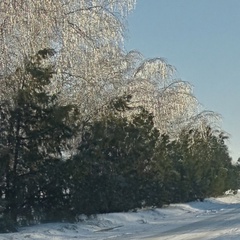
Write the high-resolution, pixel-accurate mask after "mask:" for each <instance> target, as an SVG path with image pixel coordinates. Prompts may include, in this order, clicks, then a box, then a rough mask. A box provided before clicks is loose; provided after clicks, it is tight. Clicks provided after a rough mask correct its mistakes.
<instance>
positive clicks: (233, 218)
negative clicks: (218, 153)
mask: <svg viewBox="0 0 240 240" xmlns="http://www.w3.org/2000/svg"><path fill="white" fill-rule="evenodd" d="M80 219H81V221H80V222H78V223H76V224H70V223H51V224H40V225H36V226H32V227H25V228H21V229H19V232H18V233H8V234H0V239H1V240H15V239H16V240H17V239H18V240H23V239H24V240H26V239H30V240H43V239H44V240H66V239H68V240H71V239H82V240H83V239H86V240H95V239H97V240H104V239H108V240H116V239H124V240H125V239H127V240H128V239H131V240H133V239H136V240H138V239H144V240H167V239H168V240H190V239H191V240H197V239H215V240H216V239H217V240H229V239H231V240H239V239H240V192H238V194H236V195H232V194H227V195H225V196H223V197H220V198H216V199H214V198H210V199H207V200H205V201H204V202H190V203H186V204H173V205H170V206H168V207H164V208H161V209H144V210H139V211H137V212H129V213H111V214H101V215H97V216H95V217H91V218H87V217H85V216H80Z"/></svg>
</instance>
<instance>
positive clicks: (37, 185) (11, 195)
mask: <svg viewBox="0 0 240 240" xmlns="http://www.w3.org/2000/svg"><path fill="white" fill-rule="evenodd" d="M47 53H48V51H47V50H44V52H43V53H42V55H39V54H40V53H39V54H37V55H36V56H35V57H34V58H33V59H31V61H28V62H27V63H26V68H25V69H23V70H22V71H21V70H19V69H18V70H17V72H16V75H15V78H14V79H15V81H16V83H19V85H21V88H19V89H17V91H16V92H15V94H14V95H13V96H11V98H9V100H8V101H5V102H3V103H2V105H1V118H0V125H1V132H0V139H1V142H0V143H1V145H0V159H1V161H0V162H1V166H2V168H1V182H2V184H1V187H0V194H1V197H2V198H4V200H5V202H6V205H5V211H4V214H6V215H8V216H9V218H10V219H11V220H12V221H13V222H15V223H16V222H17V220H18V219H21V221H23V222H29V221H33V222H34V221H35V220H36V216H38V217H39V219H42V218H44V215H46V214H48V213H49V214H52V212H57V211H56V210H57V209H61V208H62V206H61V205H62V204H63V201H61V200H62V198H63V195H64V193H63V189H62V187H63V184H62V183H58V176H59V177H60V174H61V171H60V170H61V167H60V162H61V158H62V156H61V154H62V151H64V150H67V140H68V139H70V138H71V137H72V136H73V128H72V127H71V124H70V117H71V114H72V113H73V111H72V110H73V106H70V105H66V106H60V105H58V102H57V96H56V95H53V94H49V93H47V91H46V89H45V87H46V86H47V85H48V84H49V83H50V81H51V77H52V70H51V68H52V67H51V66H50V67H41V61H40V59H41V57H42V58H46V57H47V55H46V54H47ZM49 54H52V52H51V51H50V53H49ZM59 202H61V203H59ZM43 212H44V213H43ZM53 215H54V214H53ZM37 220H38V219H37ZM18 222H19V220H18Z"/></svg>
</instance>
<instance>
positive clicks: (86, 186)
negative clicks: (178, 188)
mask: <svg viewBox="0 0 240 240" xmlns="http://www.w3.org/2000/svg"><path fill="white" fill-rule="evenodd" d="M117 109H118V110H119V108H117ZM121 110H123V109H122V108H121ZM158 137H159V133H158V131H157V130H156V129H155V128H154V125H153V116H152V115H151V114H149V113H148V112H146V111H145V110H144V109H141V110H140V111H139V113H137V114H135V115H134V116H133V119H132V120H131V121H130V120H128V119H127V118H125V117H120V114H117V115H115V114H110V115H109V116H105V117H103V118H102V119H101V120H99V121H95V122H93V123H91V124H89V126H88V128H87V130H86V131H85V132H84V134H83V141H82V142H81V144H80V146H79V148H78V150H79V151H78V154H77V155H76V156H75V157H74V159H73V161H72V162H71V165H72V168H73V170H72V171H73V172H72V174H73V178H72V181H73V189H71V193H72V198H73V204H74V206H75V208H77V211H83V212H84V213H87V214H91V213H96V212H110V211H127V210H130V209H134V208H138V207H142V206H143V205H144V202H145V201H146V194H148V193H149V192H148V193H146V189H147V188H149V186H150V185H151V184H153V182H152V181H151V178H150V177H151V174H150V173H149V172H151V169H150V168H149V167H150V165H151V164H150V163H151V161H152V158H153V154H154V150H155V145H156V142H157V141H158Z"/></svg>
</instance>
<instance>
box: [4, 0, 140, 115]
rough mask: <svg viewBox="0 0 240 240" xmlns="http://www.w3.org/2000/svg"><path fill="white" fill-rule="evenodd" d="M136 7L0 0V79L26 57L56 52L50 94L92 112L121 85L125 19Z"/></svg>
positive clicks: (123, 1) (80, 0)
mask: <svg viewBox="0 0 240 240" xmlns="http://www.w3.org/2000/svg"><path fill="white" fill-rule="evenodd" d="M134 6H135V0H91V1H89V0H41V1H39V0H2V1H1V2H0V73H1V75H2V78H1V79H4V78H5V77H6V76H8V75H10V74H12V73H13V72H14V71H15V70H16V68H18V67H19V64H23V62H24V59H25V58H27V57H28V56H33V55H34V54H36V53H37V52H38V51H39V50H41V49H47V48H54V49H55V51H56V52H57V54H56V55H55V58H54V59H53V61H54V63H55V70H56V72H57V73H58V74H57V75H56V79H55V81H54V84H53V85H52V88H51V90H54V91H61V93H62V101H64V102H66V101H67V102H69V101H77V102H78V104H79V105H80V106H79V107H80V108H81V109H82V110H85V111H90V110H89V109H91V108H92V106H93V105H94V104H95V105H96V104H99V102H100V101H101V100H102V99H104V96H106V94H105V93H106V92H109V90H110V89H111V88H113V87H116V85H117V83H119V81H120V80H119V79H120V75H121V72H122V65H121V58H122V57H123V54H122V46H123V39H124V32H125V19H126V16H127V15H128V13H129V12H130V11H131V10H132V9H133V8H134ZM20 67H21V66H20ZM94 107H96V106H94Z"/></svg>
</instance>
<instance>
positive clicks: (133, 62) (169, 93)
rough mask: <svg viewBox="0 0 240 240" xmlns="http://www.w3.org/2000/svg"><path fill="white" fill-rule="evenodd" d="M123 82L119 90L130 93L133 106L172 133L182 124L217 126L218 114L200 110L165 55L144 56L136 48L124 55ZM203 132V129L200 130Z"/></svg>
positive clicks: (173, 134)
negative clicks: (143, 110) (144, 110)
mask: <svg viewBox="0 0 240 240" xmlns="http://www.w3.org/2000/svg"><path fill="white" fill-rule="evenodd" d="M126 65H128V66H127V67H126V71H127V72H126V74H125V77H126V78H125V84H124V87H123V88H122V89H121V90H120V91H122V92H127V93H128V94H130V95H132V105H133V106H143V107H144V108H145V109H146V110H148V111H149V112H151V113H153V115H154V121H155V126H156V127H157V128H158V129H159V130H160V131H161V132H162V133H167V134H169V135H170V136H172V137H177V136H178V134H179V133H180V132H181V130H182V129H183V128H191V127H194V128H199V129H202V130H204V127H205V126H207V125H211V126H213V125H214V127H218V123H219V115H218V114H216V113H214V112H212V111H206V110H205V111H204V110H203V107H202V106H201V104H200V103H199V101H198V100H197V98H196V97H195V96H194V92H193V87H192V85H191V84H190V83H189V82H186V81H183V80H181V79H177V78H176V77H175V75H176V69H175V68H174V67H173V66H172V65H170V64H168V63H167V61H166V60H165V59H162V58H153V59H144V57H143V56H142V55H141V54H140V53H139V52H136V51H132V52H129V53H128V54H127V56H126ZM203 132H204V131H203Z"/></svg>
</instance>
